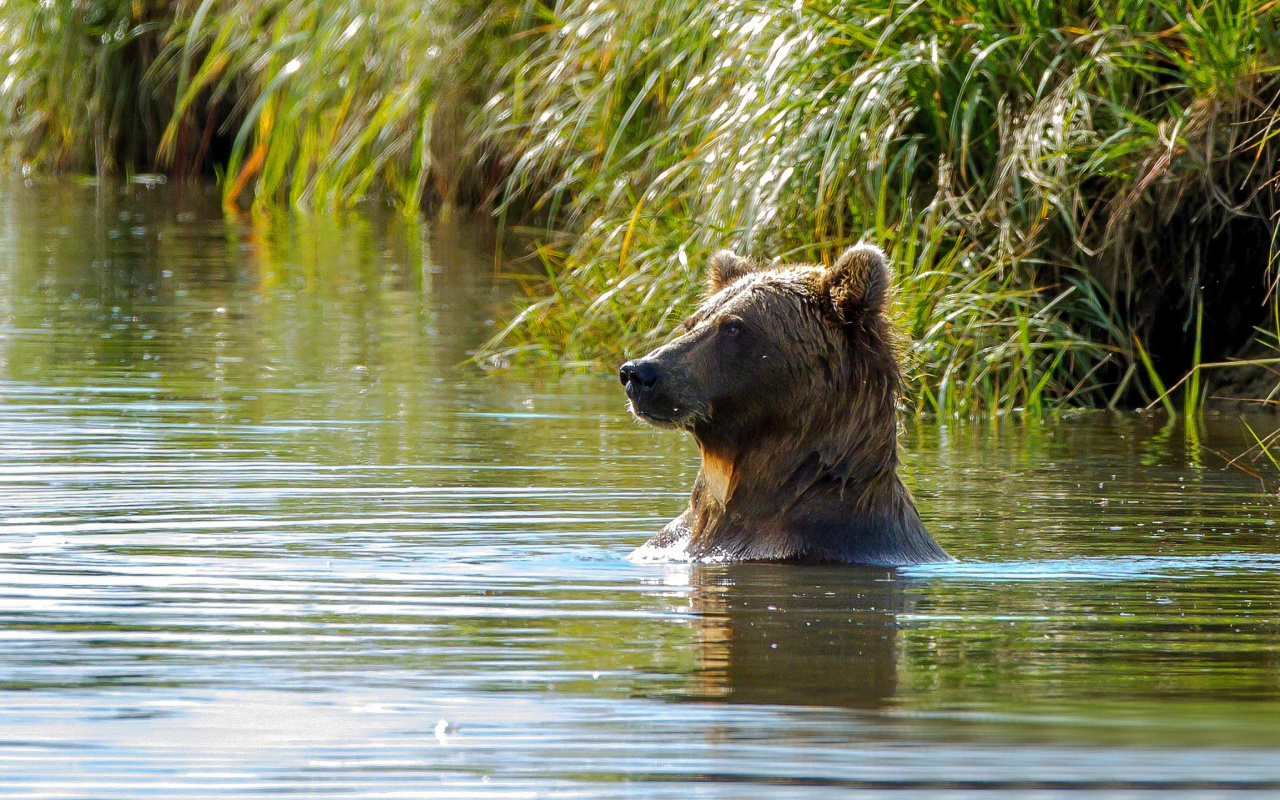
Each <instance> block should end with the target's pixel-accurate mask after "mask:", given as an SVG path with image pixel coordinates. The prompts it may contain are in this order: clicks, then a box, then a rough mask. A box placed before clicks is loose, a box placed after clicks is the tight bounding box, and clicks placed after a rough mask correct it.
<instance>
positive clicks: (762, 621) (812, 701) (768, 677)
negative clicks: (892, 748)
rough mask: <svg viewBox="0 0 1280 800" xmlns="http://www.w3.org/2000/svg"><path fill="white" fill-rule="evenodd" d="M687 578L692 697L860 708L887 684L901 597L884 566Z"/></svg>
mask: <svg viewBox="0 0 1280 800" xmlns="http://www.w3.org/2000/svg"><path fill="white" fill-rule="evenodd" d="M690 584H691V589H692V607H693V609H694V612H695V613H696V621H695V623H694V624H695V627H696V630H697V634H698V648H699V656H698V662H699V672H698V678H699V682H698V687H697V691H698V692H699V693H700V694H701V695H703V696H705V697H719V698H724V699H725V700H727V701H729V702H733V703H764V704H782V705H797V706H832V707H839V708H865V709H870V708H879V707H882V706H884V705H885V704H886V703H888V702H889V700H890V699H891V698H892V697H893V695H894V693H895V691H896V690H897V687H898V615H899V614H901V613H902V612H904V611H906V610H908V600H907V594H906V592H905V590H904V580H903V579H902V578H901V577H900V576H897V575H895V573H894V571H893V570H884V569H863V568H844V567H838V566H832V567H828V566H815V567H813V568H810V569H796V568H795V567H794V566H786V565H774V564H736V565H729V566H699V567H694V568H692V573H691V578H690Z"/></svg>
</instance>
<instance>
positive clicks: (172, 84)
mask: <svg viewBox="0 0 1280 800" xmlns="http://www.w3.org/2000/svg"><path fill="white" fill-rule="evenodd" d="M505 8H506V7H505V6H503V7H495V10H485V9H484V8H483V7H482V8H481V9H480V10H478V11H477V10H475V9H474V8H473V7H472V6H471V5H470V4H463V3H455V2H449V1H448V0H435V1H434V2H414V1H413V0H339V1H338V2H322V0H172V1H171V2H163V1H161V2H146V3H142V2H131V1H129V0H87V1H82V2H71V0H53V1H52V2H48V3H35V2H14V0H8V2H3V3H0V26H3V30H2V31H0V33H3V34H4V35H3V36H0V59H3V61H0V63H4V64H6V67H5V70H6V72H5V77H4V80H3V83H0V124H2V125H3V128H0V131H2V134H0V146H3V153H4V155H5V161H7V162H8V163H9V164H10V165H25V166H27V167H31V166H34V167H36V168H53V169H58V170H63V171H96V172H98V173H111V172H117V171H130V170H132V171H151V170H159V171H162V172H167V173H170V174H175V175H179V176H183V175H192V174H199V173H201V172H202V171H208V170H209V169H214V170H216V171H217V172H218V173H219V174H220V176H221V177H222V178H223V180H222V186H223V190H224V196H225V199H226V202H227V204H228V207H229V208H235V207H238V206H243V205H251V204H256V205H257V206H259V207H266V206H269V205H282V204H287V205H292V206H294V207H298V208H304V209H334V208H343V207H347V206H350V205H352V204H354V203H357V202H359V201H361V200H364V199H368V198H374V199H382V198H386V199H390V200H392V201H393V202H395V203H396V204H397V205H399V206H401V207H403V208H406V209H409V210H414V209H417V208H418V206H419V204H420V202H421V200H422V198H423V197H424V196H427V195H428V191H427V190H428V185H427V184H428V182H431V183H432V186H431V187H430V188H431V189H432V190H434V191H435V192H436V193H437V194H438V195H439V196H440V197H441V198H442V199H443V200H445V201H446V202H455V201H457V200H458V199H459V198H458V197H457V196H456V195H457V191H458V188H459V186H460V185H462V184H464V183H466V182H467V179H468V177H469V176H468V172H469V171H475V170H477V169H483V168H484V166H485V165H484V164H483V163H482V162H483V158H482V157H481V154H478V153H476V152H475V151H473V150H470V149H468V148H467V147H465V144H466V137H465V136H464V135H463V133H462V126H463V125H464V123H465V118H466V115H467V114H468V113H472V112H473V111H474V109H473V106H475V105H476V104H478V103H479V102H482V101H483V99H484V94H483V92H482V91H481V90H482V89H483V86H470V85H468V84H467V82H466V81H463V80H457V79H455V80H453V81H452V82H446V84H445V85H442V82H441V76H442V75H445V74H449V75H453V76H458V75H460V71H467V77H468V78H469V79H474V78H477V77H480V76H483V75H485V74H486V71H487V70H488V69H490V65H491V64H493V63H495V62H496V61H500V60H501V58H500V56H498V53H500V52H501V51H502V50H503V48H505V47H507V46H508V41H507V37H506V35H505V28H504V27H503V25H504V24H505V23H504V20H509V19H510V16H511V14H510V13H508V12H507V11H505ZM479 29H482V30H483V32H484V33H485V35H483V36H482V35H475V30H479ZM495 56H496V57H495ZM433 137H442V138H443V139H444V140H445V141H444V142H442V143H435V144H434V146H433ZM441 145H443V146H441Z"/></svg>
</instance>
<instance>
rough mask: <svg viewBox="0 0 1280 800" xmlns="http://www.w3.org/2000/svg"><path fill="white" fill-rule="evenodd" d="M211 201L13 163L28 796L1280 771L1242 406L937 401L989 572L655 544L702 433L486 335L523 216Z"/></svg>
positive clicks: (7, 265) (1264, 525)
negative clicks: (25, 174) (982, 419)
mask: <svg viewBox="0 0 1280 800" xmlns="http://www.w3.org/2000/svg"><path fill="white" fill-rule="evenodd" d="M216 199H217V198H216V196H214V195H212V194H211V193H209V192H208V191H206V190H203V189H200V188H192V187H187V188H183V189H175V188H173V187H156V186H147V185H130V186H125V187H110V188H101V189H99V188H95V187H93V186H80V185H75V184H73V183H60V184H52V185H44V186H34V187H24V186H21V185H16V184H13V185H9V186H7V187H5V188H4V191H3V192H0V796H4V797H57V798H103V797H110V798H131V797H175V796H182V797H204V796H208V797H263V796H276V795H296V796H305V797H343V798H360V797H380V798H384V797H393V798H394V797H439V798H469V797H479V798H498V797H557V798H558V797H581V798H645V799H647V798H681V799H682V800H683V799H684V798H828V797H830V798H835V797H847V796H849V795H850V794H851V793H853V792H855V791H856V790H862V791H863V792H864V793H866V794H867V795H869V796H880V795H882V794H884V793H885V792H888V791H890V790H892V792H893V794H894V796H927V797H958V796H967V797H987V796H992V795H1005V796H1018V797H1023V796H1031V797H1037V796H1046V797H1047V796H1052V797H1060V796H1073V795H1078V794H1093V795H1098V796H1107V797H1139V796H1146V795H1148V794H1151V793H1155V792H1160V793H1162V794H1169V795H1172V796H1183V797H1216V796H1220V795H1222V794H1223V793H1224V792H1228V791H1230V792H1231V793H1232V796H1246V797H1247V796H1259V797H1262V796H1274V795H1275V794H1276V793H1277V792H1280V526H1277V525H1276V524H1275V522H1276V520H1278V519H1280V509H1277V508H1276V504H1275V495H1274V491H1275V486H1276V480H1275V475H1274V470H1270V471H1267V470H1266V469H1264V464H1265V461H1263V462H1259V461H1256V460H1247V459H1246V460H1245V461H1244V462H1242V465H1243V466H1244V467H1246V469H1247V470H1251V471H1253V472H1255V473H1257V476H1255V475H1251V474H1249V473H1248V472H1247V471H1246V470H1245V469H1239V468H1236V467H1226V466H1224V461H1223V459H1222V458H1221V457H1220V456H1219V455H1218V454H1225V455H1226V456H1228V457H1230V456H1234V455H1237V454H1240V453H1242V452H1244V451H1246V450H1247V448H1248V447H1249V444H1250V443H1251V442H1252V438H1251V435H1250V434H1249V432H1248V430H1246V429H1245V427H1244V424H1243V423H1242V421H1241V419H1240V417H1239V415H1236V414H1226V413H1223V414H1221V415H1218V416H1214V417H1210V418H1209V419H1208V420H1206V423H1205V425H1204V426H1203V428H1202V429H1201V430H1199V431H1198V437H1199V438H1198V443H1197V441H1196V438H1195V436H1191V437H1189V436H1188V435H1187V433H1186V432H1185V431H1184V430H1183V429H1181V428H1178V427H1169V426H1165V425H1164V424H1163V420H1162V419H1161V418H1160V417H1144V416H1139V415H1133V414H1126V415H1098V414H1077V415H1065V416H1064V418H1062V419H1061V420H1058V421H1054V422H1051V423H1047V424H1044V425H1039V424H1027V425H1023V424H1019V423H1016V422H1002V423H998V424H947V425H940V424H937V423H934V422H921V421H908V423H907V425H906V436H905V448H906V452H905V457H906V472H907V475H908V478H909V482H910V483H911V485H912V488H913V490H914V491H915V493H916V495H917V498H918V500H919V504H920V506H921V511H922V516H923V517H924V519H925V521H926V523H927V524H928V525H929V527H930V529H931V530H932V531H933V532H934V534H935V536H936V538H937V539H938V541H939V542H940V543H941V544H943V546H945V547H946V548H947V549H948V550H949V551H950V552H951V553H953V554H955V555H956V556H958V557H960V558H961V559H962V560H961V561H960V562H959V563H957V564H948V565H939V566H933V567H927V568H918V569H913V570H906V571H901V572H897V573H893V572H890V571H886V570H871V569H855V568H825V567H824V568H812V567H810V568H803V567H790V566H776V565H738V566H723V565H721V566H707V567H688V566H665V567H664V566H641V565H636V564H632V563H630V562H628V561H627V560H626V559H625V556H626V555H627V553H628V552H629V551H630V550H631V549H632V548H633V547H634V546H636V545H638V544H640V543H641V542H643V541H644V540H645V539H646V538H647V537H648V536H649V535H651V534H652V533H653V532H655V531H656V530H658V529H659V528H660V527H661V526H662V524H663V523H665V522H666V521H667V520H668V519H670V518H671V517H673V516H674V515H675V514H676V513H678V511H679V510H680V508H681V506H682V503H683V502H684V498H685V492H686V490H687V487H688V486H689V484H690V482H691V480H692V478H693V475H694V473H695V469H696V451H695V450H694V449H693V448H692V446H691V445H690V444H689V443H688V442H687V441H682V440H680V439H679V437H677V436H675V435H672V434H670V433H665V432H659V431H653V430H650V429H647V428H643V427H640V426H638V425H636V424H635V423H633V422H631V421H630V420H629V419H628V418H627V416H626V414H625V411H624V407H623V401H622V395H621V392H620V390H619V388H618V387H617V386H616V385H615V383H614V382H613V381H612V380H611V379H608V378H601V377H572V376H570V377H556V376H553V375H534V376H532V377H530V376H523V377H521V376H498V377H486V376H483V375H481V374H480V373H478V372H477V371H476V370H475V369H474V368H472V367H470V366H468V365H467V364H466V363H465V362H466V354H467V351H468V350H469V349H470V348H473V347H474V346H475V345H476V344H477V343H478V342H480V341H482V340H483V339H484V338H485V337H487V336H489V335H491V333H492V332H493V330H494V323H493V321H494V319H496V318H498V317H499V316H500V314H501V312H502V309H503V308H505V307H506V304H507V303H509V302H510V298H511V297H512V294H513V293H514V292H516V291H518V289H516V288H515V287H514V286H513V284H512V282H511V281H509V280H504V279H502V278H500V277H495V268H494V257H493V251H494V247H495V242H494V240H493V237H492V235H491V234H489V233H488V232H487V231H486V230H485V229H484V228H482V227H479V226H474V225H464V224H458V225H452V226H449V225H442V226H435V227H433V228H432V227H427V226H422V225H419V224H417V223H414V222H411V221H406V220H403V219H400V218H398V217H394V216H385V217H384V216H382V215H378V214H365V215H355V216H352V217H350V218H347V219H342V220H310V221H308V220H300V219H297V218H292V217H289V216H288V215H282V216H281V217H280V218H278V219H275V220H258V221H242V222H241V221H232V222H227V221H225V220H224V219H223V218H222V217H221V215H220V212H219V211H218V209H217V202H216ZM507 269H510V267H503V270H507ZM1247 421H1248V423H1249V425H1251V426H1252V428H1253V430H1254V431H1255V432H1257V433H1258V434H1259V435H1265V433H1266V432H1268V431H1270V430H1273V429H1275V427H1276V424H1275V422H1274V421H1273V420H1272V419H1271V418H1269V417H1251V418H1249V419H1248V420H1247ZM1193 433H1196V432H1194V431H1193ZM1264 484H1265V486H1264Z"/></svg>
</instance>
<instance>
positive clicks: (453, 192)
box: [0, 0, 1280, 414]
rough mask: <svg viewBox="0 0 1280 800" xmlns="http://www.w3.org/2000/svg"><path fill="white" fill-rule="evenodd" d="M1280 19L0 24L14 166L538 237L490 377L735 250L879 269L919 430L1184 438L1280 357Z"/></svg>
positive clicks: (664, 7) (724, 13) (271, 7)
mask: <svg viewBox="0 0 1280 800" xmlns="http://www.w3.org/2000/svg"><path fill="white" fill-rule="evenodd" d="M1278 9H1280V5H1278V4H1276V3H1275V2H1274V1H1273V0H1222V1H1221V2H1217V1H1215V2H1201V3H1191V2H1185V0H1143V1H1142V2H1139V1H1138V0H1114V1H1113V2H1109V3H1100V2H1084V1H1083V0H1070V1H1068V2H1049V0H1017V1H1016V2H1002V1H1001V0H914V2H911V1H909V0H847V1H845V0H755V2H747V1H746V0H706V2H702V3H696V4H689V3H683V2H676V0H653V2H649V3H636V2H631V0H625V1H624V0H555V1H554V2H542V1H541V0H492V2H489V3H482V4H479V5H477V4H472V3H463V2H460V0H423V1H422V2H414V1H413V0H335V1H334V2H322V0H152V1H151V2H139V1H138V0H47V1H46V2H34V1H33V0H0V153H2V154H3V158H4V161H5V162H6V163H8V164H10V165H15V166H20V167H22V168H23V169H39V168H52V169H62V170H96V171H98V172H100V173H104V172H111V171H120V170H131V169H132V170H162V171H165V172H168V173H170V174H175V175H189V174H193V173H200V172H213V173H215V174H216V175H217V176H218V177H219V179H220V180H221V185H222V188H223V194H224V200H225V204H226V206H227V207H228V209H232V210H234V209H239V208H243V207H246V206H256V207H258V208H266V207H269V206H275V205H280V204H288V205H292V206H295V207H298V208H305V209H321V210H324V209H334V208H343V207H346V206H350V205H352V204H355V203H358V202H360V201H361V200H363V199H367V198H386V199H388V200H390V201H391V202H393V203H395V204H396V205H399V206H400V207H402V208H405V209H408V210H416V209H417V208H418V207H419V206H420V204H421V203H422V202H423V199H424V198H425V197H435V198H439V199H440V200H441V201H443V202H444V203H445V204H449V205H452V204H462V205H487V206H491V207H493V208H495V209H496V210H497V212H498V213H499V216H500V219H502V220H503V221H504V222H510V221H513V220H515V219H517V218H518V217H521V216H523V215H526V214H529V213H530V212H533V213H536V214H537V215H540V216H541V218H542V219H544V220H547V221H549V224H548V227H547V231H546V235H545V236H544V237H543V241H542V244H541V246H540V247H539V249H538V255H539V257H540V259H541V262H542V265H543V267H544V268H545V272H544V274H543V275H541V276H537V277H535V278H533V279H529V278H526V282H527V288H528V290H529V297H528V302H527V303H526V304H524V305H523V306H522V307H520V308H515V309H513V310H512V319H511V324H510V325H509V326H507V327H506V328H505V330H504V331H503V332H502V334H501V335H499V336H498V337H496V338H495V339H494V340H493V341H492V342H490V343H489V344H488V346H487V347H486V348H485V350H484V352H483V353H482V354H481V357H482V359H483V360H484V361H485V362H486V363H490V364H516V363H546V362H548V361H551V362H555V363H558V364H562V365H611V364H613V363H615V362H616V361H618V360H619V359H621V358H622V357H624V356H628V355H634V354H636V353H638V352H641V351H644V350H646V349H648V348H650V347H652V346H654V345H656V344H657V343H659V342H661V341H663V340H664V339H665V338H666V337H667V336H668V335H669V333H670V332H671V331H672V330H673V328H674V327H675V324H676V322H677V320H679V319H680V318H681V317H682V316H683V314H684V313H685V312H686V311H687V310H688V309H689V308H690V307H691V305H692V303H693V302H694V300H695V298H696V296H697V295H698V293H699V291H700V287H701V284H702V277H703V276H702V272H703V264H704V263H705V260H706V257H707V255H708V254H709V253H710V252H711V251H713V250H714V249H716V248H719V247H723V246H731V247H735V248H736V249H738V250H739V251H740V252H743V253H747V254H751V255H753V256H756V257H758V258H761V259H765V260H773V259H778V260H784V261H818V262H825V261H829V260H830V259H831V258H832V257H833V256H834V254H836V253H837V252H838V251H839V250H840V249H842V248H843V247H845V246H846V245H848V244H849V243H852V242H856V241H859V240H863V239H872V240H874V241H876V242H878V243H880V244H881V245H882V246H884V247H885V248H886V250H887V251H888V252H889V253H890V256H891V258H892V259H893V261H894V264H895V265H896V267H897V269H898V273H899V274H898V283H899V293H898V304H897V313H898V314H899V316H900V322H901V325H902V327H903V328H904V329H905V331H906V334H907V337H906V338H907V340H908V341H909V342H910V347H909V352H908V354H907V355H908V358H909V361H910V364H911V375H912V382H913V386H912V389H913V391H912V392H911V393H910V397H911V398H913V401H914V402H915V404H916V405H917V407H918V408H920V409H921V410H931V411H936V412H938V413H943V414H972V413H995V412H1000V411H1006V410H1010V409H1018V408H1024V409H1028V410H1031V411H1035V410H1038V409H1043V408H1048V407H1056V406H1061V405H1065V404H1084V405H1116V404H1124V403H1152V402H1161V403H1164V404H1165V406H1166V407H1167V408H1169V409H1171V410H1175V409H1176V408H1177V406H1175V404H1174V403H1173V402H1172V399H1171V397H1170V394H1171V393H1172V392H1173V391H1179V392H1182V393H1183V397H1182V399H1183V403H1182V408H1183V409H1184V411H1194V410H1196V409H1198V408H1199V407H1200V400H1201V398H1202V397H1204V396H1206V392H1208V391H1209V387H1206V386H1204V385H1202V384H1201V375H1202V372H1203V373H1204V375H1205V379H1206V380H1209V379H1210V376H1211V374H1212V370H1211V368H1216V367H1217V366H1220V365H1221V364H1223V363H1225V362H1227V361H1229V360H1230V358H1231V357H1233V356H1234V355H1236V354H1238V353H1242V352H1245V353H1247V354H1249V355H1253V356H1255V357H1256V358H1255V360H1257V361H1261V360H1263V359H1264V357H1267V356H1270V355H1271V354H1270V353H1261V352H1250V351H1248V350H1247V348H1249V347H1251V346H1252V347H1254V348H1257V349H1265V347H1264V345H1265V344H1266V343H1267V342H1276V341H1280V304H1278V303H1277V302H1276V299H1275V298H1276V295H1275V293H1274V292H1271V291H1270V290H1271V288H1272V286H1271V282H1272V280H1273V279H1274V278H1275V277H1276V276H1275V275H1274V274H1273V273H1272V272H1271V271H1270V270H1271V256H1272V253H1273V251H1274V245H1275V234H1276V216H1275V215H1276V213H1277V211H1278V210H1280V208H1278V206H1277V202H1276V185H1275V179H1276V176H1277V167H1278V165H1280V159H1278V155H1280V150H1278V149H1277V148H1278V146H1280V145H1278V143H1277V140H1276V134H1277V132H1278V131H1280V125H1278V124H1277V122H1278V121H1280V119H1278V116H1277V115H1278V113H1280V112H1278V111H1277V109H1278V108H1280V75H1277V69H1278V68H1280V34H1278V32H1277V29H1278V16H1280V10H1278ZM1264 301H1265V302H1270V303H1271V306H1270V309H1269V311H1270V313H1269V315H1268V313H1267V312H1268V309H1267V308H1264V305H1263V304H1264ZM1255 326H1262V327H1265V328H1267V329H1268V330H1267V331H1265V332H1264V333H1265V335H1264V334H1259V335H1258V336H1257V337H1256V338H1254V339H1253V340H1251V339H1250V337H1251V336H1252V335H1253V334H1254V328H1255ZM1183 376H1186V380H1181V381H1180V380H1179V378H1182V377H1183ZM1164 387H1169V388H1168V389H1167V390H1166V389H1165V388H1164ZM1273 394H1274V392H1273Z"/></svg>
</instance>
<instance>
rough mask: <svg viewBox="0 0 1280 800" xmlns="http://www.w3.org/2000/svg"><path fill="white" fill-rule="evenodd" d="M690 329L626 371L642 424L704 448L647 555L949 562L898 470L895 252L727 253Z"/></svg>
mask: <svg viewBox="0 0 1280 800" xmlns="http://www.w3.org/2000/svg"><path fill="white" fill-rule="evenodd" d="M708 267H709V269H708V271H709V275H710V278H709V281H708V287H707V297H706V299H705V300H704V301H703V303H702V306H701V307H700V308H699V309H698V310H697V311H696V312H694V314H693V315H692V316H690V317H689V318H688V319H687V320H685V322H684V330H683V333H682V334H681V335H680V336H679V337H678V338H676V339H674V340H673V341H671V342H670V343H668V344H666V345H664V346H663V347H660V348H658V349H657V350H655V351H653V352H652V353H650V354H649V355H647V356H645V357H644V358H640V359H636V360H633V361H628V362H627V363H626V364H623V365H622V368H621V370H620V372H619V377H620V378H621V380H622V383H623V385H624V386H625V387H626V392H627V397H628V399H629V400H630V407H631V411H632V413H633V414H635V415H636V417H638V418H639V419H641V420H643V421H645V422H647V423H649V424H651V425H655V426H657V427H661V428H673V429H679V430H686V431H688V432H690V433H692V434H693V437H694V439H695V440H697V443H698V449H699V450H700V451H701V452H702V465H701V469H700V470H699V472H698V477H697V479H696V480H695V481H694V485H693V494H692V497H691V498H690V501H689V506H688V508H686V509H685V511H684V513H683V514H681V515H680V516H679V517H677V518H676V519H674V520H672V521H671V522H670V523H668V524H667V526H666V527H665V528H663V530H662V532H661V533H660V534H658V535H657V536H656V537H654V538H653V539H651V540H650V541H649V543H648V544H646V545H645V546H644V547H643V548H641V550H639V551H637V555H638V556H641V557H643V556H644V555H645V554H653V553H654V552H655V551H660V552H664V553H666V554H673V552H674V553H679V555H680V556H681V557H682V558H687V559H690V560H696V561H710V560H716V561H720V560H724V561H750V560H792V561H803V562H845V563H855V564H869V565H877V566H905V565H910V564H925V563H931V562H937V561H948V560H950V558H951V557H950V556H948V555H947V553H946V551H944V550H943V549H942V548H941V547H939V546H938V544H937V543H936V542H934V540H933V538H932V537H930V536H929V534H928V532H927V531H926V530H925V529H924V525H923V524H922V523H921V522H920V516H919V515H918V514H917V513H916V508H915V504H914V503H913V502H912V499H911V494H910V493H909V492H908V491H907V487H906V486H905V485H904V484H903V482H902V479H901V478H900V477H899V476H898V472H897V466H898V449H897V448H898V445H897V424H898V422H897V399H898V394H899V392H900V391H901V384H902V375H901V368H900V366H899V363H898V353H897V350H896V347H895V342H894V334H893V329H892V325H891V323H890V321H889V319H888V317H887V315H886V306H887V305H888V303H889V300H890V277H889V271H888V267H887V266H886V264H885V259H884V254H883V253H882V252H881V251H880V250H879V249H878V248H876V247H872V246H870V245H858V246H856V247H853V248H850V249H849V250H846V251H845V252H844V253H843V254H842V255H841V256H840V258H838V259H837V260H836V262H835V264H833V265H832V266H831V268H830V269H825V268H823V267H821V266H814V265H810V264H804V265H795V266H783V267H778V268H772V269H765V268H761V267H759V266H757V265H754V264H752V263H751V262H749V261H747V260H745V259H743V258H740V257H738V256H736V255H734V254H733V253H731V252H729V251H721V252H719V253H717V254H715V255H714V256H713V257H712V258H711V260H710V263H709V265H708Z"/></svg>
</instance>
